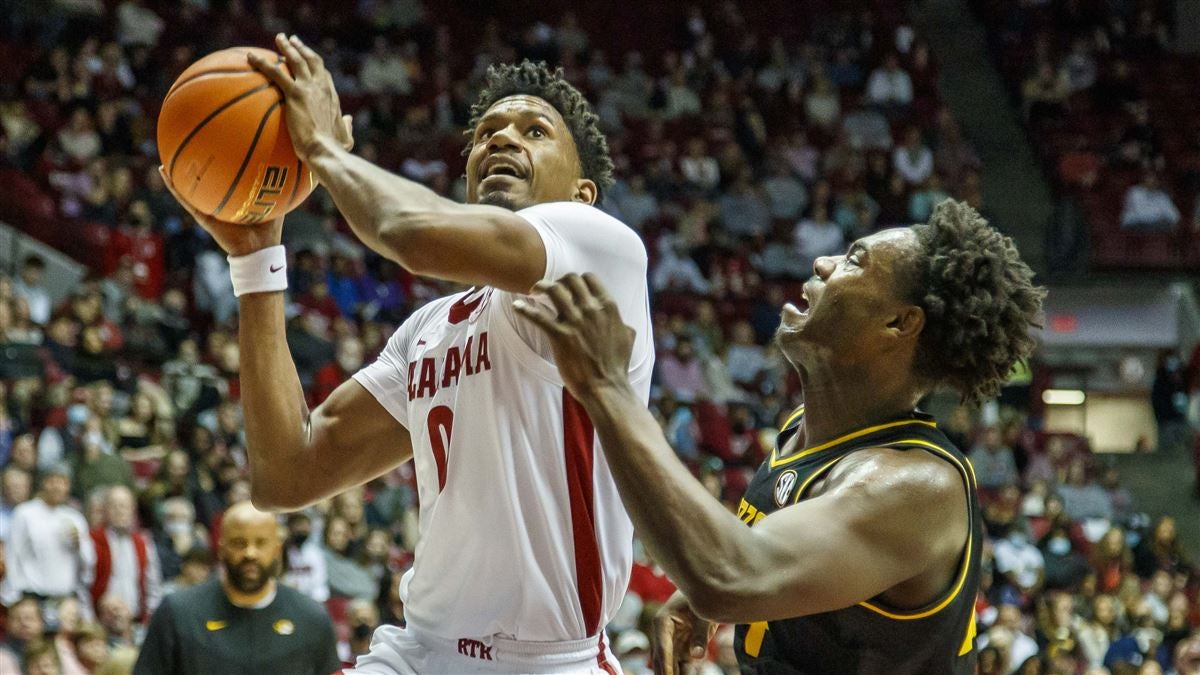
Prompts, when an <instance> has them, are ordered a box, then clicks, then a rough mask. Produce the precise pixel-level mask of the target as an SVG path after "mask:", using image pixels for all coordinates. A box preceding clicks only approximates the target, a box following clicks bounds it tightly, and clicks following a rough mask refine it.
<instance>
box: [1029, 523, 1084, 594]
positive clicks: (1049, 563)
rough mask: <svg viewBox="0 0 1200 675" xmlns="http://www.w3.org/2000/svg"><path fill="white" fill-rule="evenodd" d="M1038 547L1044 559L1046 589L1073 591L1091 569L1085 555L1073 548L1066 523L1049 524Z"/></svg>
mask: <svg viewBox="0 0 1200 675" xmlns="http://www.w3.org/2000/svg"><path fill="white" fill-rule="evenodd" d="M1038 549H1039V550H1040V551H1041V552H1042V558H1043V559H1044V561H1045V569H1046V588H1047V589H1060V590H1065V591H1074V590H1075V589H1077V588H1079V585H1080V584H1081V583H1082V582H1083V579H1084V577H1086V576H1087V574H1088V572H1089V571H1090V570H1091V567H1090V566H1089V565H1088V560H1087V556H1085V555H1084V554H1083V552H1081V551H1079V550H1077V549H1076V548H1075V543H1074V541H1072V539H1071V530H1070V527H1069V526H1068V525H1067V524H1066V523H1062V522H1059V523H1056V524H1054V525H1051V526H1050V531H1049V532H1047V533H1046V536H1045V537H1043V538H1042V540H1041V541H1040V542H1039V543H1038Z"/></svg>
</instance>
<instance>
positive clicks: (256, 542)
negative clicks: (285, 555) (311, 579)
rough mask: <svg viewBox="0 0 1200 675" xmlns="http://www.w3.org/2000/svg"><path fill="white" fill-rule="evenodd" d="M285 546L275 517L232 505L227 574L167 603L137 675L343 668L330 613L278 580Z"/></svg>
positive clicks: (225, 524) (324, 672)
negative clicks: (338, 656) (338, 654)
mask: <svg viewBox="0 0 1200 675" xmlns="http://www.w3.org/2000/svg"><path fill="white" fill-rule="evenodd" d="M281 550H282V541H281V540H280V536H279V527H278V525H277V524H276V522H275V517H274V516H272V515H271V514H268V513H263V512H261V511H257V510H255V508H254V507H253V506H251V505H250V503H249V502H243V503H240V504H237V505H235V506H232V507H230V509H229V510H228V511H226V512H225V517H224V519H223V521H222V524H221V540H220V542H219V545H218V551H219V557H220V560H221V566H222V567H223V568H224V574H223V575H222V576H221V578H220V579H210V580H209V581H206V582H204V583H202V584H200V585H199V586H195V587H192V588H189V589H186V590H183V591H180V592H178V593H175V594H174V595H171V596H169V597H167V598H166V599H164V600H163V602H162V604H161V605H160V606H159V608H158V611H156V612H155V613H154V617H153V618H152V619H151V620H150V628H149V629H148V631H147V633H146V640H145V642H144V643H143V645H142V652H141V655H140V656H139V657H138V662H137V666H136V667H135V668H134V673H136V674H137V675H151V674H157V673H196V674H197V675H199V674H200V673H228V674H230V675H232V674H235V673H246V674H248V675H249V674H251V673H266V672H273V673H297V674H300V673H311V674H313V675H328V674H329V673H333V672H335V671H337V670H339V669H340V667H341V663H340V662H339V661H338V658H337V643H336V639H335V638H334V634H333V624H332V623H331V622H330V620H329V615H328V614H326V612H325V609H324V608H323V607H322V606H321V605H320V604H318V603H316V602H314V601H313V600H311V599H309V598H308V597H307V596H305V595H304V594H302V593H300V592H298V591H296V590H294V589H292V588H288V587H287V586H281V585H279V584H278V583H277V582H276V577H277V576H278V575H279V566H280V556H281Z"/></svg>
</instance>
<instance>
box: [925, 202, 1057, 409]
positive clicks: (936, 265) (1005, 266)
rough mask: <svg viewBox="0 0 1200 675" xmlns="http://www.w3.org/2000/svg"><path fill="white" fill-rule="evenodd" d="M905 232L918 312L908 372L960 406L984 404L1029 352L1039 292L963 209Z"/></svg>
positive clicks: (998, 239)
mask: <svg viewBox="0 0 1200 675" xmlns="http://www.w3.org/2000/svg"><path fill="white" fill-rule="evenodd" d="M913 231H914V232H915V233H916V235H917V241H918V243H919V245H920V248H921V253H920V254H919V255H918V256H917V258H916V261H915V264H916V266H917V270H916V274H915V275H914V276H915V278H916V279H917V280H919V281H918V283H920V284H921V285H920V286H917V287H914V289H913V297H914V301H915V302H916V304H918V305H919V306H920V307H921V308H922V309H923V310H924V311H925V327H924V329H923V330H922V332H921V337H920V340H919V343H918V347H917V357H916V363H915V368H916V370H917V372H918V373H919V374H920V375H922V376H923V377H927V378H930V379H932V380H934V381H935V382H936V383H938V384H945V385H949V386H951V387H953V388H954V389H956V390H958V391H959V393H960V394H961V395H962V399H963V401H965V402H968V403H978V402H980V401H983V400H986V399H988V398H991V397H992V396H995V395H996V394H997V393H999V391H1000V387H1001V386H1003V385H1004V382H1005V381H1006V380H1007V379H1008V375H1009V373H1010V372H1011V371H1012V368H1013V366H1014V365H1015V364H1016V363H1018V362H1019V361H1022V360H1024V359H1026V358H1028V357H1029V354H1030V353H1031V352H1032V351H1033V348H1034V344H1035V342H1034V338H1033V336H1032V335H1030V328H1031V327H1039V328H1040V324H1038V323H1037V322H1038V321H1039V317H1040V314H1041V309H1042V299H1043V298H1044V297H1045V296H1046V289H1044V288H1042V287H1040V286H1037V285H1035V284H1034V283H1033V270H1031V269H1030V268H1029V266H1028V265H1026V264H1025V262H1024V261H1022V260H1021V256H1020V254H1019V253H1018V252H1017V247H1016V246H1015V245H1014V244H1013V241H1012V238H1011V237H1006V236H1004V235H1002V234H1000V233H999V232H998V231H996V230H995V229H994V228H992V227H991V226H990V225H988V223H987V221H986V220H984V219H983V218H982V217H981V216H980V215H979V212H977V211H976V210H975V209H973V208H971V207H970V206H968V205H967V204H964V203H962V202H958V201H954V200H952V199H947V200H945V201H943V202H942V203H940V204H938V205H937V206H936V207H935V208H934V210H933V214H932V215H931V216H930V218H929V222H928V223H925V224H920V225H914V226H913Z"/></svg>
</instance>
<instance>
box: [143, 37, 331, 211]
mask: <svg viewBox="0 0 1200 675" xmlns="http://www.w3.org/2000/svg"><path fill="white" fill-rule="evenodd" d="M250 52H255V53H257V54H259V55H261V56H263V57H264V58H267V59H275V60H276V61H279V62H282V60H283V58H282V57H281V56H279V55H278V54H276V53H275V52H272V51H268V50H266V49H258V48H256V47H233V48H230V49H223V50H221V51H219V52H214V53H212V54H209V55H208V56H205V57H204V58H202V59H200V60H199V61H197V62H195V63H193V64H192V65H191V66H190V67H189V68H188V69H187V70H185V71H183V74H182V75H180V76H179V79H177V80H175V84H173V85H171V90H170V91H168V92H167V97H166V99H164V100H163V105H162V112H160V113H159V115H158V156H159V157H160V158H161V160H162V165H163V168H164V170H165V171H166V173H167V176H168V177H169V178H170V179H171V183H172V184H173V185H174V186H175V191H176V192H177V193H178V194H179V196H180V197H182V198H183V199H184V200H185V201H187V203H188V204H189V205H190V206H192V208H194V209H195V210H197V211H199V212H201V213H205V214H208V215H210V216H215V217H216V218H219V219H220V220H225V221H229V222H234V223H257V222H259V221H262V220H266V219H268V218H278V217H279V216H282V215H283V214H285V213H287V212H288V211H291V210H292V209H294V208H296V206H298V205H299V204H300V202H302V201H304V198H305V197H307V196H308V194H309V193H310V192H312V190H313V187H314V186H315V181H313V179H312V177H311V176H310V175H309V173H308V168H307V167H305V166H304V165H303V164H302V163H301V162H300V160H299V159H298V158H297V157H296V151H295V150H294V149H293V148H292V139H291V137H290V136H288V130H287V122H286V120H285V119H284V114H283V113H284V111H283V105H282V104H283V95H282V94H281V93H280V91H279V89H278V88H276V87H275V86H273V85H272V84H271V82H270V80H268V79H267V78H266V77H265V76H264V75H263V74H262V73H260V72H258V71H257V70H255V69H254V68H253V67H252V66H251V65H250V64H249V63H248V62H247V61H246V55H247V54H248V53H250ZM286 67H287V66H286V65H285V66H284V68H285V69H286Z"/></svg>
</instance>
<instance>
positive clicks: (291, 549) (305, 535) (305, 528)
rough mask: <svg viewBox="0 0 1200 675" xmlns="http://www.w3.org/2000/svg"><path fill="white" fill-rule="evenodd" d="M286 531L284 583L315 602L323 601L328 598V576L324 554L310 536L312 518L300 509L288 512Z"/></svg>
mask: <svg viewBox="0 0 1200 675" xmlns="http://www.w3.org/2000/svg"><path fill="white" fill-rule="evenodd" d="M287 531H288V536H287V543H286V548H285V549H284V560H285V561H286V563H287V564H286V569H285V573H284V582H285V583H286V584H288V585H289V586H291V587H292V588H295V589H296V590H298V591H300V592H301V593H303V594H305V595H307V596H308V597H310V598H312V599H313V600H316V601H317V602H325V601H326V600H328V599H329V579H328V576H327V575H326V571H325V554H324V553H323V552H322V550H321V545H320V544H319V543H317V542H316V541H315V540H314V539H313V537H312V518H310V517H309V515H308V514H307V513H305V512H303V511H298V512H296V513H292V514H288V517H287Z"/></svg>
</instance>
